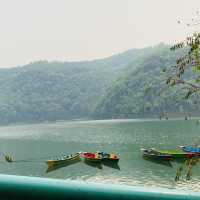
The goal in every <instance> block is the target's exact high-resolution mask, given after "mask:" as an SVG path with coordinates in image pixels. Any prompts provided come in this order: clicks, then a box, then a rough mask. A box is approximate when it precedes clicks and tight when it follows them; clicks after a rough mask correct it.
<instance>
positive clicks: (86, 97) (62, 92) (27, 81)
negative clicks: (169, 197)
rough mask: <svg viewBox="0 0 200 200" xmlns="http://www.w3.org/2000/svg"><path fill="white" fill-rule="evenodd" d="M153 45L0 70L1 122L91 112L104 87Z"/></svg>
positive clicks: (70, 116) (41, 119) (74, 117)
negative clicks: (85, 58)
mask: <svg viewBox="0 0 200 200" xmlns="http://www.w3.org/2000/svg"><path fill="white" fill-rule="evenodd" d="M151 51H152V48H145V49H140V50H139V49H132V50H129V51H127V52H124V53H121V54H118V55H114V56H112V57H109V58H105V59H99V60H94V61H83V62H46V61H39V62H35V63H31V64H29V65H26V66H20V67H16V68H11V69H1V70H0V123H7V122H20V121H22V122H24V121H43V120H59V119H77V118H87V117H89V116H91V114H92V112H93V111H94V108H95V106H96V103H97V102H99V99H100V98H101V97H102V96H103V95H105V92H106V88H107V87H108V86H109V85H110V84H111V82H112V81H114V80H115V79H116V78H118V77H119V76H120V74H121V73H122V72H123V70H124V69H125V68H126V66H127V65H129V64H130V63H132V62H134V61H135V60H136V59H137V58H138V57H140V56H142V55H146V54H148V53H150V52H151Z"/></svg>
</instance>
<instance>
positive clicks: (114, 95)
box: [94, 45, 199, 118]
mask: <svg viewBox="0 0 200 200" xmlns="http://www.w3.org/2000/svg"><path fill="white" fill-rule="evenodd" d="M182 53H183V51H182V52H180V51H179V52H178V53H176V54H174V52H170V50H169V48H168V47H167V46H164V45H160V46H157V47H156V48H155V49H154V51H152V53H151V54H148V55H147V56H143V57H141V58H139V59H138V60H136V61H135V62H134V63H132V66H129V68H128V70H126V73H124V74H123V75H121V77H120V78H119V79H117V80H115V81H114V82H113V83H112V84H111V85H110V87H109V88H108V90H107V93H106V95H105V96H104V97H103V98H102V99H101V100H100V101H99V103H98V105H97V107H96V110H95V112H94V116H95V117H97V118H127V117H128V118H129V117H130V118H131V117H158V116H160V115H163V114H165V116H166V114H167V115H177V114H179V113H180V114H181V113H189V112H192V113H197V112H198V111H199V106H198V104H197V98H195V97H193V98H191V99H187V100H186V99H185V98H184V97H185V91H181V90H180V89H178V88H171V87H169V86H167V85H166V79H167V73H166V72H165V71H166V69H167V68H169V67H170V66H172V65H174V63H175V61H176V58H177V56H179V55H180V54H182ZM135 65H139V66H140V67H138V68H137V70H133V69H134V68H135V67H134V66H135ZM187 76H189V75H187Z"/></svg>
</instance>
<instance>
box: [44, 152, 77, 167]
mask: <svg viewBox="0 0 200 200" xmlns="http://www.w3.org/2000/svg"><path fill="white" fill-rule="evenodd" d="M78 160H80V154H79V153H76V154H71V155H68V156H62V157H61V158H57V159H51V160H47V161H46V163H47V165H48V167H54V166H58V165H64V164H70V163H73V162H75V161H78Z"/></svg>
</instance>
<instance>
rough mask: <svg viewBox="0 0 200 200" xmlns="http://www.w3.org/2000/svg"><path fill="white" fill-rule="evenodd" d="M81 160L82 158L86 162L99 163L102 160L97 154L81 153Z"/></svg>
mask: <svg viewBox="0 0 200 200" xmlns="http://www.w3.org/2000/svg"><path fill="white" fill-rule="evenodd" d="M80 157H81V158H84V159H85V160H86V161H88V162H101V161H102V159H101V157H100V156H99V155H98V154H97V153H87V152H86V153H81V154H80Z"/></svg>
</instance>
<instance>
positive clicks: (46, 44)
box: [0, 0, 200, 67]
mask: <svg viewBox="0 0 200 200" xmlns="http://www.w3.org/2000/svg"><path fill="white" fill-rule="evenodd" d="M197 10H200V0H0V36H1V37H0V67H12V66H17V65H24V64H26V63H29V62H32V61H37V60H49V61H52V60H58V61H59V60H61V61H67V60H88V59H89V60H91V59H96V58H102V57H107V56H111V55H113V54H116V53H119V52H122V51H125V50H128V49H131V48H142V47H146V46H152V45H156V44H157V43H159V42H166V43H174V42H176V41H178V40H181V39H183V38H184V37H185V36H186V34H188V32H191V31H193V30H191V29H189V28H186V26H184V25H179V24H178V23H177V20H179V19H184V21H187V20H189V19H191V18H193V17H194V16H195V13H196V11H197ZM195 28H197V27H195ZM193 29H194V27H193Z"/></svg>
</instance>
